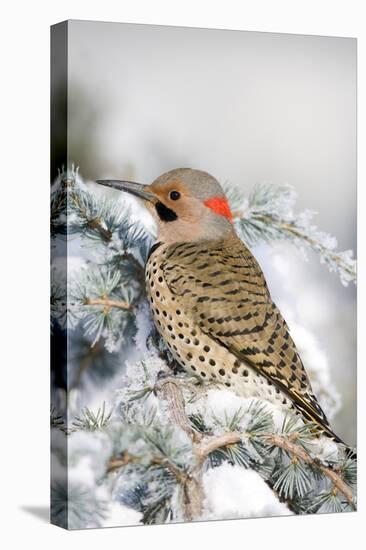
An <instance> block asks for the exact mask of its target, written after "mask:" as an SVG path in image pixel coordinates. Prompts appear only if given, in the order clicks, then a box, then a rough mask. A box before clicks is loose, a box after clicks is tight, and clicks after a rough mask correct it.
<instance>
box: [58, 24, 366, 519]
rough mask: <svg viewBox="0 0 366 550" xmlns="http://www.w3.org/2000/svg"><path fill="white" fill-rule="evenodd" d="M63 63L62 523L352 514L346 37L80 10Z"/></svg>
mask: <svg viewBox="0 0 366 550" xmlns="http://www.w3.org/2000/svg"><path fill="white" fill-rule="evenodd" d="M51 63H52V66H51V108H52V112H51V141H52V143H51V243H52V253H51V256H52V264H51V280H52V288H51V341H52V346H51V349H52V375H51V379H52V386H51V405H52V406H51V457H52V460H51V463H52V479H51V519H52V522H53V523H54V524H56V525H59V526H61V527H64V528H68V529H86V528H95V527H109V526H127V525H146V524H161V523H176V522H190V521H208V520H223V519H233V518H243V519H244V518H253V517H266V516H290V515H295V514H296V515H305V514H319V513H330V512H332V513H345V512H350V511H354V510H356V470H357V469H356V462H357V454H356V286H355V282H356V261H355V259H354V255H353V251H354V250H355V247H356V242H355V235H356V221H355V217H356V41H355V39H352V38H336V37H324V36H300V35H285V34H275V33H256V32H244V31H234V30H233V31H228V30H218V29H198V28H180V27H164V26H151V25H135V24H124V23H104V22H103V23H102V22H100V23H99V22H89V21H67V22H63V23H59V24H57V25H55V26H53V27H52V30H51ZM281 521H286V520H285V519H281Z"/></svg>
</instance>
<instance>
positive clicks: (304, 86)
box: [68, 21, 356, 444]
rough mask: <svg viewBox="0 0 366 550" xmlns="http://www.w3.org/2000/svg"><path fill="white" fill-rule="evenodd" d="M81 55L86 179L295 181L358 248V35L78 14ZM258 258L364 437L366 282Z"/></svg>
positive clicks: (352, 435)
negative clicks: (359, 346) (363, 297)
mask: <svg viewBox="0 0 366 550" xmlns="http://www.w3.org/2000/svg"><path fill="white" fill-rule="evenodd" d="M68 61H69V63H68V107H69V110H68V122H69V123H68V158H69V160H70V162H72V161H73V162H75V163H76V164H77V165H79V166H80V172H81V174H82V176H83V177H84V178H87V179H90V180H94V179H97V178H98V179H102V178H107V177H113V178H121V179H122V178H125V179H134V180H136V181H140V182H142V183H150V182H151V181H152V180H153V179H155V178H156V177H157V176H158V175H159V174H161V173H163V172H165V171H167V170H170V169H173V168H177V167H184V166H189V167H192V168H199V169H202V170H206V171H208V172H210V173H211V174H213V175H214V176H215V177H216V178H217V179H218V180H219V181H221V182H228V183H232V184H235V185H236V186H237V187H239V188H240V189H241V190H242V191H243V196H245V195H247V194H248V193H249V192H250V190H251V189H252V187H253V185H254V184H255V183H256V182H261V181H268V182H272V183H274V184H284V183H288V184H291V185H292V186H294V188H295V189H296V191H297V194H298V201H297V209H298V210H299V211H300V210H303V209H305V208H309V209H312V210H315V211H316V212H318V215H317V217H316V223H317V225H318V226H319V227H320V228H321V229H322V230H324V231H326V232H329V233H331V234H333V235H335V236H336V237H337V239H338V244H339V246H338V248H339V249H340V250H344V249H348V248H351V249H353V250H356V41H355V40H354V39H351V38H332V37H319V36H300V35H284V34H270V33H254V32H243V31H221V30H212V29H191V28H179V27H159V26H149V25H130V24H120V23H99V22H98V23H96V22H87V21H70V22H69V25H68ZM255 253H256V255H257V258H258V260H259V261H260V263H261V265H262V267H263V269H264V271H265V274H266V277H267V280H268V284H269V287H270V290H271V293H272V296H273V298H274V300H275V301H276V302H277V303H278V305H279V306H280V308H281V309H282V310H283V313H284V315H285V317H286V319H287V321H288V323H289V325H290V328H291V327H292V326H293V327H295V329H296V326H297V325H301V327H303V329H305V330H306V331H308V333H306V334H308V341H309V346H310V347H311V346H313V349H314V350H316V353H317V354H318V355H317V357H319V361H320V362H324V361H326V362H327V364H328V365H329V369H330V372H331V377H332V381H333V383H334V385H335V387H336V389H337V391H338V392H339V394H340V396H341V400H342V408H341V409H340V410H339V412H338V413H337V415H336V417H335V418H334V420H333V422H332V423H333V426H334V429H335V431H336V432H337V433H339V435H341V436H342V437H344V438H345V439H346V441H347V442H348V443H349V444H355V442H356V289H355V287H354V286H353V285H350V286H348V287H347V288H344V287H343V286H342V285H341V283H340V281H339V279H338V276H337V275H336V274H333V273H332V274H331V273H329V272H328V271H327V269H326V267H324V266H322V265H320V263H319V258H317V257H316V255H315V254H309V261H307V262H306V261H304V260H303V258H302V257H301V255H300V254H299V253H298V252H297V251H296V250H294V249H293V248H291V246H288V245H287V246H284V245H283V244H281V245H280V246H276V247H272V248H269V247H265V246H264V247H260V249H258V250H257V251H255ZM295 332H296V330H295ZM310 334H311V335H312V338H313V340H316V346H315V345H314V342H313V341H312V340H311V339H310V340H311V341H310V340H309V335H310ZM301 337H302V339H303V340H304V334H303V335H302V336H301V334H300V335H299V338H301ZM294 338H295V341H296V334H295V333H294ZM305 340H306V338H305ZM314 353H315V352H314ZM312 360H314V358H312ZM305 362H306V361H305Z"/></svg>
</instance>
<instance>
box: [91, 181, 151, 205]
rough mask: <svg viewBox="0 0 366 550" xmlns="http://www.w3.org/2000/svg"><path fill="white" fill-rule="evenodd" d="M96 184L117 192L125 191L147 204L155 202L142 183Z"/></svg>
mask: <svg viewBox="0 0 366 550" xmlns="http://www.w3.org/2000/svg"><path fill="white" fill-rule="evenodd" d="M96 182H97V183H100V184H101V185H105V186H106V187H112V188H113V189H118V190H119V191H126V192H127V193H130V194H131V195H135V196H136V197H139V198H140V199H143V200H145V201H149V202H155V201H156V197H155V195H153V193H151V192H150V191H149V190H148V186H147V185H143V184H142V183H135V182H133V181H121V180H96Z"/></svg>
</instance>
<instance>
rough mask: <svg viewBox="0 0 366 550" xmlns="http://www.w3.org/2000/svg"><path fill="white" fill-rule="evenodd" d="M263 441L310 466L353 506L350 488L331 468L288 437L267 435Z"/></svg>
mask: <svg viewBox="0 0 366 550" xmlns="http://www.w3.org/2000/svg"><path fill="white" fill-rule="evenodd" d="M265 440H266V441H267V442H268V443H270V444H271V445H275V446H276V447H279V448H281V449H283V450H284V451H287V452H288V453H289V454H291V455H292V456H294V457H296V458H299V459H300V460H303V461H304V462H306V463H307V464H310V465H311V466H314V467H315V468H317V469H318V470H320V471H321V472H322V473H323V474H324V475H325V476H326V477H327V478H328V479H330V480H331V482H332V483H333V486H334V487H335V488H336V489H337V490H338V491H339V492H340V493H342V495H344V496H345V498H346V499H347V502H348V503H349V504H350V505H352V506H354V499H353V495H352V491H351V489H350V487H349V486H348V485H347V484H346V483H345V482H344V481H343V479H342V477H341V476H340V475H339V474H337V472H336V471H334V470H332V469H331V468H327V467H326V466H324V464H321V462H319V460H316V459H314V458H312V457H311V456H310V455H309V454H308V453H307V452H306V451H305V449H304V448H303V447H301V446H300V445H296V443H293V442H292V441H290V439H289V438H288V437H285V436H282V435H278V434H267V435H266V436H265Z"/></svg>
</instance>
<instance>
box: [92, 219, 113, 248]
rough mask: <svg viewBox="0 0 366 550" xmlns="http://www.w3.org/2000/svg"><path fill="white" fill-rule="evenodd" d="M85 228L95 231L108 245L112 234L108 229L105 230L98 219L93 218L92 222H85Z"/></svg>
mask: <svg viewBox="0 0 366 550" xmlns="http://www.w3.org/2000/svg"><path fill="white" fill-rule="evenodd" d="M87 226H88V228H89V229H96V230H97V231H98V233H99V235H100V236H101V237H102V239H103V240H104V241H105V242H107V243H109V241H110V240H111V238H112V232H111V231H110V230H109V229H105V228H104V227H103V226H102V224H101V223H100V221H99V220H98V218H95V219H94V220H89V221H88V222H87Z"/></svg>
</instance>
